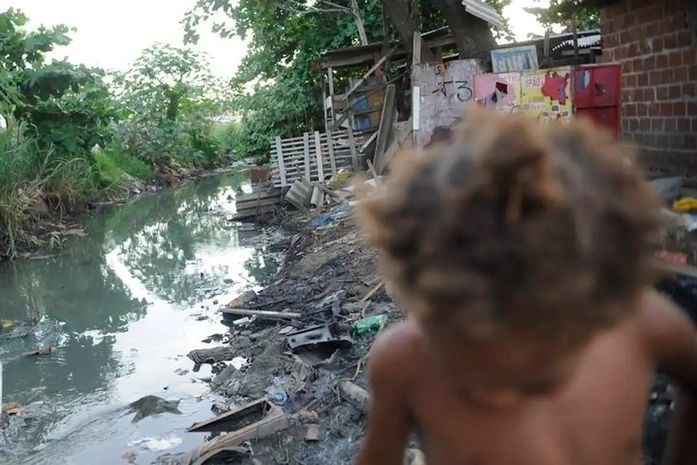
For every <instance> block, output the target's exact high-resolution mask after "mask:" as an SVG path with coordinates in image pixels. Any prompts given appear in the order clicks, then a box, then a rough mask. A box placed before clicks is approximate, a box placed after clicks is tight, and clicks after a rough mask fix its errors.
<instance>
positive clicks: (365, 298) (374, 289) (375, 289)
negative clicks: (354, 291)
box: [361, 281, 385, 302]
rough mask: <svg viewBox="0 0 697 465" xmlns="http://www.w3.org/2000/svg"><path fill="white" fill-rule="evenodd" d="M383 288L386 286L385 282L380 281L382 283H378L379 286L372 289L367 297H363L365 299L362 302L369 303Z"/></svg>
mask: <svg viewBox="0 0 697 465" xmlns="http://www.w3.org/2000/svg"><path fill="white" fill-rule="evenodd" d="M383 286H385V281H380V282H379V283H378V285H377V286H375V287H374V288H372V289H371V290H370V292H368V293H367V294H366V295H365V297H363V298H362V299H361V302H367V301H368V300H369V299H370V298H371V297H373V296H374V295H375V294H377V293H378V292H379V291H380V289H382V288H383Z"/></svg>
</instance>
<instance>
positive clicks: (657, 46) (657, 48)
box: [651, 37, 664, 53]
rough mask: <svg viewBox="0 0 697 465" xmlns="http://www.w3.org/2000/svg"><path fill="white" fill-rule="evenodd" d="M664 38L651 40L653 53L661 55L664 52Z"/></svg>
mask: <svg viewBox="0 0 697 465" xmlns="http://www.w3.org/2000/svg"><path fill="white" fill-rule="evenodd" d="M663 44H664V41H663V37H655V38H654V39H652V40H651V50H652V51H653V53H660V52H662V51H663Z"/></svg>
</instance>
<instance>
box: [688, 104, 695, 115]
mask: <svg viewBox="0 0 697 465" xmlns="http://www.w3.org/2000/svg"><path fill="white" fill-rule="evenodd" d="M686 109H687V113H686V114H687V116H697V102H687V105H686Z"/></svg>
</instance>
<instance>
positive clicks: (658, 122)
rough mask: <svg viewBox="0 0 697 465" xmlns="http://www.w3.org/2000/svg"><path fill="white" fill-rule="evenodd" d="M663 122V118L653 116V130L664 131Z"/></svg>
mask: <svg viewBox="0 0 697 465" xmlns="http://www.w3.org/2000/svg"><path fill="white" fill-rule="evenodd" d="M664 127H665V126H664V124H663V118H651V130H652V131H654V132H656V131H663V128H664Z"/></svg>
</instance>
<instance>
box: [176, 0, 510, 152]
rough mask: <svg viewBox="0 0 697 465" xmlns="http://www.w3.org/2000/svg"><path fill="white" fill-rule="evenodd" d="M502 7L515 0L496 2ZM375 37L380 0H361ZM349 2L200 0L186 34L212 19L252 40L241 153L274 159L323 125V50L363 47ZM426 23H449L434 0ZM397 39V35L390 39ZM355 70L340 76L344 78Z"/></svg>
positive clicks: (240, 87) (240, 90)
mask: <svg viewBox="0 0 697 465" xmlns="http://www.w3.org/2000/svg"><path fill="white" fill-rule="evenodd" d="M487 3H490V4H493V5H494V6H495V7H497V8H498V9H499V10H500V9H501V8H502V7H503V6H505V5H506V4H508V3H509V0H489V1H488V2H487ZM357 5H358V8H359V10H360V17H361V19H362V22H363V24H364V26H365V31H366V35H367V38H368V40H369V41H370V42H380V41H382V40H383V34H384V29H385V28H384V26H383V8H382V1H381V0H357ZM350 6H351V1H350V0H334V1H327V0H316V1H313V2H303V1H300V0H279V1H274V2H269V1H264V0H239V1H237V0H234V1H233V0H197V2H196V5H195V6H194V8H193V9H192V10H191V11H189V12H188V13H187V15H186V17H185V19H184V26H185V30H186V39H187V40H188V41H191V42H195V41H196V40H198V38H199V36H198V32H197V31H198V28H199V27H200V26H201V25H202V24H203V23H205V22H206V21H208V20H211V21H212V23H213V24H212V29H213V31H215V32H217V33H219V34H220V35H221V36H222V37H231V36H239V37H242V38H249V47H248V52H247V55H246V56H245V57H244V59H243V60H242V64H241V66H240V67H239V69H238V72H237V74H236V76H235V77H234V79H233V80H232V86H233V97H232V99H231V101H232V104H233V108H234V110H235V111H236V112H237V113H238V114H239V115H240V116H241V127H240V128H239V130H237V132H236V133H235V143H234V146H235V151H236V153H240V154H243V155H249V156H253V157H255V158H256V159H257V160H258V161H260V162H265V161H268V156H269V144H270V142H271V140H272V138H273V137H275V136H281V137H288V136H297V135H298V134H302V133H303V132H305V131H312V130H317V129H323V121H324V119H323V116H322V85H321V82H322V73H321V70H320V69H319V67H318V66H317V62H318V60H319V58H320V56H321V55H322V53H323V52H325V51H327V50H331V49H336V48H342V47H351V46H356V45H360V40H359V33H358V28H357V21H356V19H355V18H354V16H352V15H351V14H348V13H347V10H350ZM420 10H421V19H422V23H423V25H422V29H423V30H430V29H435V28H438V27H441V26H444V25H446V24H447V23H446V21H445V18H443V15H442V14H441V13H440V11H438V10H437V9H436V8H434V7H433V5H432V4H431V1H430V0H420ZM391 39H393V37H391ZM347 77H348V75H343V76H337V78H338V79H337V82H338V83H339V84H341V83H345V82H346V78H347Z"/></svg>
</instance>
